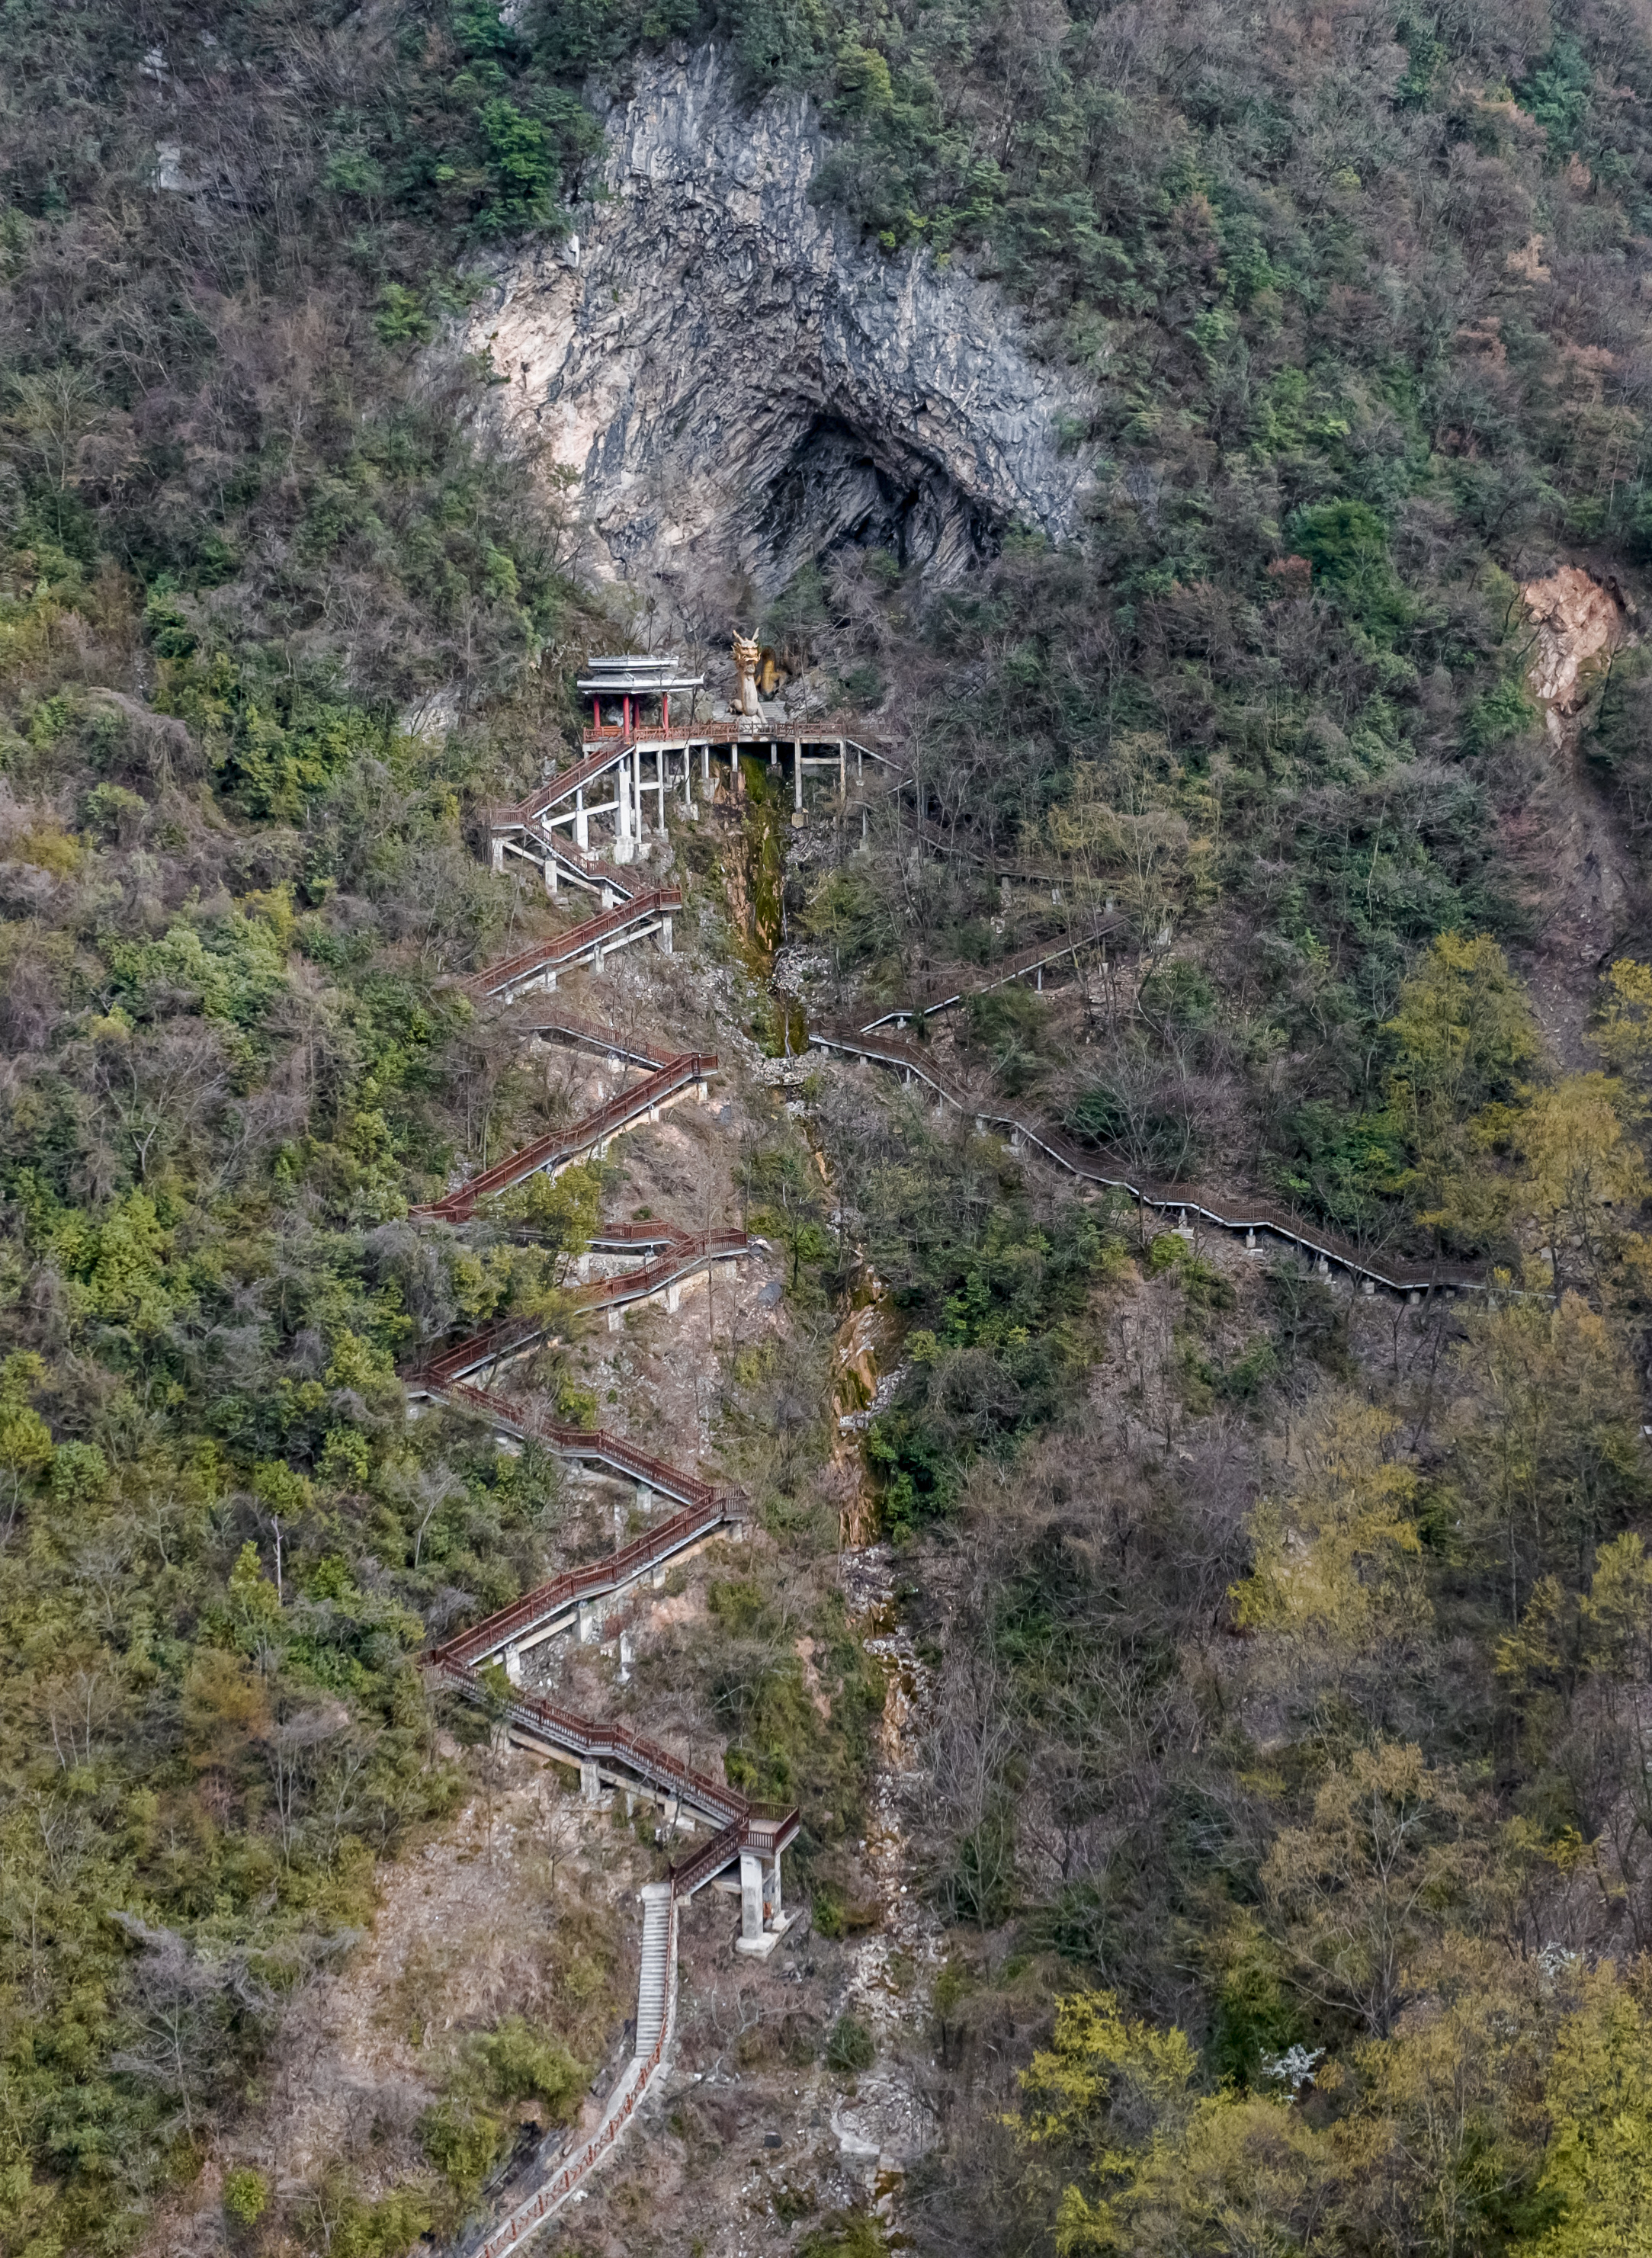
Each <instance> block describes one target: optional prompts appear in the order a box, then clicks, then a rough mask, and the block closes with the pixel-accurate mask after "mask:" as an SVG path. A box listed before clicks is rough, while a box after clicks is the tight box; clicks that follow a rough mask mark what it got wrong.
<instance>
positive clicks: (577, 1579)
mask: <svg viewBox="0 0 1652 2258" xmlns="http://www.w3.org/2000/svg"><path fill="white" fill-rule="evenodd" d="M735 1518H736V1516H735V1515H734V1511H733V1509H732V1508H731V1507H730V1505H729V1504H728V1502H727V1500H726V1499H724V1498H713V1500H712V1501H711V1502H710V1503H709V1504H708V1505H691V1506H684V1509H683V1510H682V1511H681V1512H680V1513H674V1514H673V1515H672V1516H671V1517H670V1520H669V1521H663V1522H661V1523H660V1524H659V1526H658V1528H657V1529H651V1530H648V1531H647V1533H646V1534H645V1535H643V1536H642V1537H634V1538H633V1539H632V1541H631V1543H630V1544H623V1545H621V1546H620V1549H619V1551H615V1552H610V1553H608V1554H607V1555H606V1557H605V1558H604V1559H600V1560H593V1561H592V1562H590V1563H589V1564H588V1565H587V1566H585V1567H583V1568H567V1569H564V1571H563V1573H562V1574H561V1575H560V1576H553V1577H551V1578H550V1580H549V1582H547V1583H543V1584H539V1585H536V1586H535V1588H534V1589H533V1590H532V1591H531V1592H525V1593H524V1594H522V1596H521V1599H519V1600H513V1601H511V1602H510V1604H509V1605H508V1606H507V1607H503V1608H498V1609H496V1610H495V1612H494V1613H493V1615H486V1616H484V1618H483V1620H482V1621H481V1622H479V1623H474V1624H472V1625H471V1629H470V1630H462V1631H458V1632H456V1633H455V1635H454V1636H453V1637H451V1638H449V1639H443V1642H442V1644H440V1645H439V1646H436V1647H433V1648H431V1650H430V1652H429V1660H430V1661H431V1662H462V1663H464V1665H466V1667H467V1668H468V1667H471V1666H473V1665H475V1663H476V1662H477V1661H478V1660H479V1659H481V1658H486V1656H487V1655H490V1654H493V1653H495V1652H496V1651H498V1650H499V1648H500V1647H501V1646H506V1645H508V1644H509V1643H510V1641H511V1640H512V1638H513V1637H515V1636H516V1635H517V1634H518V1633H519V1632H521V1631H522V1630H528V1629H531V1628H533V1627H535V1626H536V1625H538V1624H540V1623H542V1622H546V1621H547V1620H548V1619H549V1618H550V1617H552V1616H555V1615H561V1614H563V1613H564V1610H565V1609H567V1608H570V1607H572V1606H575V1605H577V1604H578V1601H580V1600H582V1599H588V1598H592V1597H593V1596H595V1595H597V1594H601V1593H604V1592H612V1591H615V1590H617V1589H618V1588H619V1587H620V1586H621V1585H622V1584H628V1583H631V1582H633V1581H634V1580H635V1578H637V1577H638V1576H640V1575H642V1573H643V1572H644V1570H645V1569H649V1568H654V1567H657V1566H659V1565H660V1563H661V1562H662V1561H663V1560H669V1559H672V1558H673V1557H674V1556H675V1555H676V1554H677V1553H678V1552H681V1551H684V1549H685V1548H686V1547H687V1546H688V1545H690V1544H696V1543H698V1540H699V1539H700V1538H701V1537H708V1536H710V1535H711V1533H712V1531H713V1530H716V1529H721V1528H724V1527H726V1526H728V1525H730V1524H732V1523H733V1522H734V1520H735Z"/></svg>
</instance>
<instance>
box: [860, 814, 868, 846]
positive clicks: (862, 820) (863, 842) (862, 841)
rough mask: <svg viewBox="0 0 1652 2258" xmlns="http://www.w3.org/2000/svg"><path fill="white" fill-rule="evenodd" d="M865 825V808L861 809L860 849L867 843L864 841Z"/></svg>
mask: <svg viewBox="0 0 1652 2258" xmlns="http://www.w3.org/2000/svg"><path fill="white" fill-rule="evenodd" d="M866 824H867V811H866V809H865V808H862V809H861V846H862V847H864V846H865V845H866V843H867V841H866Z"/></svg>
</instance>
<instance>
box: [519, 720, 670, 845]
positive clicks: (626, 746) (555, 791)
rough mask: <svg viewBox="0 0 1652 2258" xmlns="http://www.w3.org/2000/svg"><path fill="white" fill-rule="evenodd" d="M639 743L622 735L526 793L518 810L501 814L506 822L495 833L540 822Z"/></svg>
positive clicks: (630, 737) (632, 737)
mask: <svg viewBox="0 0 1652 2258" xmlns="http://www.w3.org/2000/svg"><path fill="white" fill-rule="evenodd" d="M635 742H636V738H635V735H631V736H628V737H627V736H624V735H621V736H620V737H619V738H618V739H617V740H616V742H614V743H613V744H611V745H607V744H605V745H604V746H603V747H602V749H601V750H600V751H599V752H596V753H591V754H588V755H586V756H585V758H584V759H583V760H578V761H576V762H575V763H574V764H573V766H572V767H571V768H569V769H564V770H562V772H561V774H560V775H558V776H554V777H547V778H545V780H544V782H543V783H542V784H538V785H535V787H534V789H533V790H532V792H528V793H526V794H525V795H524V796H523V798H522V799H519V800H517V801H516V802H515V804H514V806H510V807H507V808H503V809H501V810H500V817H501V818H502V820H495V822H494V825H493V828H494V830H496V831H499V830H502V829H504V828H505V827H506V826H507V824H510V823H533V822H536V821H537V820H538V819H539V817H540V816H542V814H543V813H545V811H546V809H547V808H549V807H555V806H556V805H557V801H558V800H559V799H567V797H568V795H569V793H570V792H573V791H576V790H577V789H578V787H579V786H581V785H587V784H589V783H590V782H591V780H592V778H593V777H599V776H600V775H601V774H602V772H603V770H605V769H610V768H612V767H613V763H615V761H617V760H619V759H620V757H621V756H623V755H624V754H626V753H628V752H629V751H630V750H631V749H632V747H633V746H634V745H635Z"/></svg>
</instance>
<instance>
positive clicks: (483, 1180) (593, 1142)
mask: <svg viewBox="0 0 1652 2258" xmlns="http://www.w3.org/2000/svg"><path fill="white" fill-rule="evenodd" d="M716 1071H717V1054H716V1052H715V1051H684V1052H683V1053H681V1054H679V1055H678V1056H677V1057H676V1058H673V1059H670V1060H668V1061H667V1062H666V1063H665V1064H664V1065H663V1066H661V1067H656V1069H654V1070H653V1072H652V1073H650V1074H646V1075H644V1076H643V1077H642V1080H641V1081H640V1082H636V1083H633V1084H632V1086H631V1088H630V1089H629V1090H620V1092H618V1093H617V1095H616V1096H614V1097H611V1098H609V1099H608V1101H607V1103H606V1104H603V1105H599V1107H598V1108H597V1110H596V1111H595V1112H594V1113H587V1114H586V1115H585V1118H583V1120H579V1121H576V1122H575V1123H573V1125H571V1127H569V1128H567V1129H553V1130H552V1131H551V1132H550V1133H549V1135H547V1136H544V1137H540V1138H537V1139H535V1141H534V1143H532V1144H531V1145H524V1146H522V1147H520V1148H519V1150H517V1151H516V1152H514V1153H511V1154H507V1156H506V1158H505V1159H504V1160H502V1161H495V1163H494V1164H493V1167H492V1168H484V1169H482V1170H481V1172H480V1173H479V1175H474V1176H472V1177H471V1179H470V1180H469V1182H466V1183H463V1184H460V1185H458V1186H457V1187H456V1188H455V1189H453V1190H452V1191H450V1192H449V1193H447V1194H446V1195H445V1196H443V1198H441V1199H439V1200H432V1201H430V1202H429V1204H426V1205H425V1206H423V1207H415V1208H414V1209H412V1210H411V1211H410V1212H411V1213H412V1214H413V1215H414V1216H415V1218H422V1219H424V1220H426V1221H429V1222H433V1223H468V1222H469V1220H470V1218H471V1216H473V1215H474V1214H475V1212H476V1211H477V1208H478V1207H479V1204H481V1202H482V1201H484V1200H486V1199H489V1198H492V1197H493V1196H495V1195H497V1194H498V1193H500V1192H504V1191H508V1190H509V1189H511V1187H512V1186H513V1185H514V1184H520V1183H523V1182H526V1181H527V1179H528V1177H529V1176H532V1175H538V1174H539V1173H540V1172H541V1170H544V1171H546V1172H548V1173H549V1175H553V1176H556V1175H561V1173H562V1171H563V1170H564V1168H572V1167H573V1165H574V1163H575V1162H576V1161H583V1160H585V1159H586V1158H587V1157H589V1156H591V1155H593V1154H594V1155H595V1157H596V1158H597V1159H598V1160H600V1159H601V1158H602V1157H603V1155H604V1154H606V1151H607V1149H608V1146H609V1144H610V1142H611V1140H613V1138H615V1137H617V1136H619V1135H620V1133H621V1132H622V1131H624V1130H627V1129H630V1128H633V1127H635V1125H636V1124H637V1123H638V1122H639V1121H657V1120H658V1119H659V1118H660V1115H661V1114H662V1112H663V1111H664V1110H665V1108H666V1107H667V1106H668V1105H674V1104H677V1103H678V1102H679V1101H680V1100H681V1099H682V1098H684V1097H689V1096H693V1097H698V1098H701V1099H703V1098H704V1097H705V1093H706V1083H707V1081H708V1078H709V1077H710V1076H712V1075H713V1074H714V1073H715V1072H716Z"/></svg>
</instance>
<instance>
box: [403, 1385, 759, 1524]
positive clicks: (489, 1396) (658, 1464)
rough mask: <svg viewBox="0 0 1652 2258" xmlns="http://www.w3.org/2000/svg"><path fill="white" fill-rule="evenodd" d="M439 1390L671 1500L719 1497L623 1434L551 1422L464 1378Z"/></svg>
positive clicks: (467, 1406)
mask: <svg viewBox="0 0 1652 2258" xmlns="http://www.w3.org/2000/svg"><path fill="white" fill-rule="evenodd" d="M436 1392H439V1393H440V1394H442V1395H445V1396H446V1397H448V1398H449V1400H450V1401H452V1402H457V1403H459V1404H460V1405H462V1406H463V1407H464V1408H465V1409H470V1410H473V1411H479V1412H480V1413H481V1414H482V1416H483V1417H484V1418H486V1419H489V1420H491V1421H493V1424H495V1425H499V1426H503V1427H505V1428H507V1430H509V1431H514V1432H515V1433H517V1434H520V1435H525V1436H528V1437H530V1438H539V1439H540V1440H542V1441H543V1442H545V1443H548V1444H549V1445H550V1447H551V1448H552V1450H557V1451H562V1452H566V1453H567V1455H568V1456H569V1457H571V1458H586V1459H600V1460H603V1461H605V1462H606V1464H607V1465H609V1466H617V1467H618V1468H619V1469H620V1472H621V1473H627V1474H629V1475H630V1477H631V1479H632V1480H634V1481H641V1482H643V1483H645V1484H646V1485H647V1486H648V1487H649V1488H650V1489H657V1490H659V1491H661V1492H663V1495H665V1496H667V1497H680V1498H683V1499H684V1501H685V1502H687V1503H688V1504H690V1505H709V1504H710V1502H711V1501H712V1499H713V1497H714V1496H715V1495H716V1492H715V1491H714V1490H713V1488H712V1486H711V1484H710V1483H709V1482H705V1481H701V1480H700V1479H699V1478H698V1475H696V1474H685V1473H683V1472H682V1471H681V1469H680V1468H679V1467H677V1466H671V1465H670V1463H669V1462H668V1461H667V1460H666V1459H656V1458H655V1457H654V1456H653V1455H652V1453H651V1452H648V1451H640V1450H638V1448H637V1447H636V1445H635V1444H634V1443H627V1441H626V1440H625V1438H623V1436H620V1435H613V1434H610V1433H609V1432H608V1431H607V1430H606V1428H605V1427H573V1426H570V1425H568V1424H566V1423H565V1422H564V1421H563V1420H560V1419H547V1418H546V1417H544V1416H543V1414H542V1413H541V1412H537V1411H532V1410H528V1409H525V1408H524V1407H523V1406H522V1405H521V1404H519V1403H513V1402H511V1401H510V1399H509V1397H508V1396H505V1395H493V1393H492V1392H491V1391H490V1390H489V1389H487V1388H472V1387H471V1384H470V1382H469V1381H464V1380H455V1381H449V1382H448V1383H447V1384H446V1385H445V1386H443V1387H442V1388H440V1389H439V1391H436Z"/></svg>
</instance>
